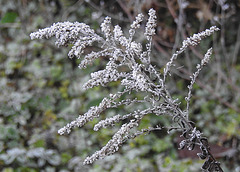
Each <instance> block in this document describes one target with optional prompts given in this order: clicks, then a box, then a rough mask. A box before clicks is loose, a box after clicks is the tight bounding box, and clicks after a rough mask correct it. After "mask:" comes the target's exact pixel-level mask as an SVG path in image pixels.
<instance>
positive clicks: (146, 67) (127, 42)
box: [30, 9, 222, 171]
mask: <svg viewBox="0 0 240 172" xmlns="http://www.w3.org/2000/svg"><path fill="white" fill-rule="evenodd" d="M148 14H149V19H148V21H147V23H146V28H145V34H144V35H145V36H146V39H147V43H146V44H145V48H143V46H144V45H142V44H141V43H137V42H135V41H133V37H134V34H135V33H136V29H139V28H140V24H141V22H142V21H143V14H139V15H138V16H137V17H136V20H135V21H134V22H133V23H132V24H131V26H130V30H129V36H128V37H126V36H124V34H123V31H122V29H121V27H120V26H118V25H116V26H114V27H113V26H112V25H111V18H110V17H106V18H105V20H104V21H103V23H102V24H101V31H102V32H103V36H100V35H98V34H96V33H95V32H94V30H92V29H91V28H90V27H89V26H88V25H86V24H84V23H78V22H75V23H70V22H63V23H57V24H53V25H52V26H51V27H49V28H45V29H41V30H39V31H37V32H34V33H32V34H31V35H30V36H31V38H32V39H36V38H37V39H42V38H50V37H53V36H55V37H56V39H57V41H56V45H57V46H67V45H69V44H72V45H73V46H72V48H71V50H70V52H69V54H68V55H69V57H70V58H72V57H77V58H81V56H82V54H83V53H84V49H85V48H86V47H87V46H90V45H92V44H93V43H94V42H97V43H98V45H99V47H100V50H99V51H93V52H90V53H89V54H87V55H85V57H83V59H82V61H81V63H80V64H79V67H80V68H85V67H86V66H87V65H89V64H91V63H92V61H93V60H94V59H96V58H99V57H102V56H104V57H106V58H108V63H107V64H106V67H105V69H103V70H100V71H97V72H93V73H91V79H90V80H89V81H87V82H86V83H85V84H84V86H83V87H84V88H85V89H89V88H92V87H95V86H99V85H102V86H105V85H106V84H108V83H109V82H113V81H118V80H120V81H121V82H120V84H121V85H122V88H123V90H122V91H119V92H117V93H115V94H109V96H107V97H105V98H104V99H103V100H102V102H101V103H100V104H99V105H98V106H93V107H91V108H90V109H89V110H88V111H87V112H86V113H85V114H83V115H79V117H78V118H76V119H75V120H74V121H72V122H70V123H69V124H67V125H66V126H64V127H63V128H61V129H60V130H59V131H58V132H59V134H61V135H62V134H65V133H67V134H68V133H70V132H71V130H72V128H74V127H82V126H83V125H85V124H86V123H87V122H89V121H91V120H93V119H94V118H98V117H99V116H100V115H101V113H102V112H103V111H105V110H106V109H108V108H116V107H118V106H121V105H130V104H135V103H148V104H149V107H148V108H146V109H143V110H136V111H134V112H132V113H129V114H125V115H121V114H117V115H115V116H112V117H110V118H107V119H104V120H101V121H99V123H97V124H96V125H95V126H94V130H95V131H98V130H99V129H100V128H106V127H111V126H114V124H116V123H118V122H121V121H123V120H124V121H128V122H126V123H124V124H123V125H122V126H121V127H120V129H119V130H118V131H117V132H116V133H115V134H114V135H113V137H112V139H111V140H109V142H108V143H107V144H106V145H105V146H104V147H103V148H102V149H101V150H99V151H97V152H95V153H94V154H93V155H91V156H89V157H87V158H86V159H85V161H84V163H85V164H90V163H93V162H94V161H96V160H98V159H102V158H104V157H106V156H108V155H110V154H113V153H114V152H116V151H118V150H119V147H120V146H121V145H122V144H123V143H124V142H125V141H126V140H128V139H130V138H134V137H136V136H138V135H139V134H143V133H147V132H150V131H153V130H158V129H161V127H155V128H153V127H149V128H146V129H142V130H138V126H139V123H140V122H141V120H142V119H143V118H144V117H145V116H146V115H149V114H155V115H157V116H160V115H168V116H171V117H172V119H173V122H174V123H175V124H176V125H177V127H174V128H173V127H172V128H171V127H170V130H172V129H178V130H180V131H182V136H183V137H184V140H183V141H182V142H181V143H180V148H184V147H187V148H188V149H189V150H192V149H194V146H195V145H200V148H201V150H202V153H199V154H198V155H199V157H200V158H201V159H205V160H206V161H205V163H204V165H203V167H202V169H203V171H214V170H215V171H222V170H221V167H220V165H219V163H218V162H217V161H216V160H215V159H214V157H213V156H212V155H211V153H210V151H209V146H208V142H207V139H206V138H204V137H203V136H202V133H201V132H200V131H199V130H197V129H196V128H195V127H194V124H193V122H191V121H189V119H188V116H189V104H190V103H189V102H190V99H191V93H192V91H191V90H192V89H193V84H194V83H195V81H196V78H197V76H198V75H199V73H200V71H201V70H202V68H203V66H204V65H205V64H206V63H208V61H209V59H210V57H211V54H212V48H210V49H209V50H208V51H207V53H206V54H205V56H204V58H203V60H202V61H201V63H200V64H198V65H197V67H196V72H195V73H194V74H193V76H192V77H191V82H190V85H189V86H188V90H189V91H188V95H187V96H186V98H185V99H186V101H187V107H186V109H181V108H180V106H179V104H180V102H178V100H177V99H173V98H172V96H171V95H170V93H169V91H168V88H167V87H166V78H167V76H168V74H170V71H171V66H173V63H174V60H176V58H177V56H178V55H180V54H181V53H182V52H184V51H185V50H186V48H188V47H189V46H196V45H198V44H199V42H200V41H201V40H202V39H203V38H205V37H208V36H210V35H212V34H213V33H214V32H215V31H218V30H219V29H218V28H217V27H215V26H213V27H211V28H210V29H206V30H205V31H203V32H200V33H198V34H194V35H193V36H191V37H189V38H187V39H186V40H184V41H183V45H182V47H181V48H180V49H179V50H178V51H176V53H174V54H173V56H172V58H171V59H170V61H169V62H168V63H167V64H166V66H165V68H164V73H163V76H161V75H160V73H159V72H158V70H157V69H156V68H155V67H154V66H153V65H151V63H150V62H151V61H150V53H151V45H152V36H153V35H154V34H155V26H156V12H155V10H153V9H150V10H149V13H148ZM121 67H125V68H127V69H128V70H126V71H121V70H120V68H121ZM152 78H155V79H154V80H153V79H152ZM133 91H136V92H143V93H145V94H146V96H145V97H144V98H143V99H137V98H134V97H132V98H129V99H123V100H121V98H122V96H123V95H126V94H128V95H131V92H133ZM126 119H127V120H126Z"/></svg>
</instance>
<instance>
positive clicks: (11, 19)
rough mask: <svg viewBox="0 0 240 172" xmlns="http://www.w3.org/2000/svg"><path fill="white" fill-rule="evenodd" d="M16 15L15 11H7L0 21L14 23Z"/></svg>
mask: <svg viewBox="0 0 240 172" xmlns="http://www.w3.org/2000/svg"><path fill="white" fill-rule="evenodd" d="M17 17H18V14H17V13H15V12H7V13H6V14H5V15H4V16H3V18H2V20H1V23H14V22H15V20H16V18H17Z"/></svg>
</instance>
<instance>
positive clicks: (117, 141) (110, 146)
mask: <svg viewBox="0 0 240 172" xmlns="http://www.w3.org/2000/svg"><path fill="white" fill-rule="evenodd" d="M137 126H138V123H137V122H136V121H135V120H131V121H130V122H129V123H128V124H123V125H122V127H121V128H120V129H119V130H118V132H116V133H115V134H114V135H113V137H112V139H111V140H109V141H108V143H107V144H106V145H105V146H104V147H103V148H102V149H101V150H99V151H96V152H95V153H94V154H93V155H92V156H89V157H87V158H86V159H85V160H84V164H91V163H93V162H94V161H96V160H98V159H103V158H105V157H106V156H108V155H111V154H113V153H114V152H116V151H118V150H119V147H120V146H121V145H122V144H123V143H124V141H125V136H127V135H128V134H129V133H130V130H131V129H132V128H134V127H137Z"/></svg>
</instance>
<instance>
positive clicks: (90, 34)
mask: <svg viewBox="0 0 240 172" xmlns="http://www.w3.org/2000/svg"><path fill="white" fill-rule="evenodd" d="M54 36H55V37H56V38H57V41H56V42H55V44H56V45H57V46H58V47H59V46H67V45H69V44H73V47H72V49H71V50H70V51H69V53H68V56H69V57H70V58H72V57H75V56H76V57H78V58H80V56H81V54H82V53H83V49H84V48H86V47H87V46H89V45H92V43H93V42H95V41H100V40H102V38H101V37H100V36H99V35H97V34H96V33H95V32H94V30H93V29H91V28H90V27H89V26H88V25H86V24H85V23H79V22H74V23H71V22H68V21H67V22H62V23H61V22H59V23H54V24H53V25H52V26H50V27H48V28H45V29H39V30H38V31H37V32H33V33H31V34H30V37H31V39H44V38H45V39H49V38H51V37H54Z"/></svg>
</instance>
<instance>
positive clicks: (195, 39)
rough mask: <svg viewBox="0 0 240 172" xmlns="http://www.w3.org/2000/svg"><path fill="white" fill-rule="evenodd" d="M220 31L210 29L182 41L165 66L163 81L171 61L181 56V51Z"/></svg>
mask: <svg viewBox="0 0 240 172" xmlns="http://www.w3.org/2000/svg"><path fill="white" fill-rule="evenodd" d="M219 30H220V29H219V28H217V27H216V26H212V27H210V29H206V30H205V31H202V32H200V33H198V34H193V36H190V37H188V38H187V39H186V40H184V41H183V43H182V44H183V45H182V47H181V48H180V49H179V51H177V52H176V53H174V54H173V55H172V57H171V59H170V61H169V62H168V63H167V64H166V67H165V68H164V81H165V80H166V77H167V74H168V73H169V71H170V67H171V66H172V65H173V61H174V60H176V59H177V56H178V55H179V54H181V53H182V52H183V51H185V50H186V48H187V47H189V46H196V45H198V44H199V43H200V41H201V40H202V39H203V38H206V37H208V36H211V35H212V34H213V33H214V32H216V31H219Z"/></svg>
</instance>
